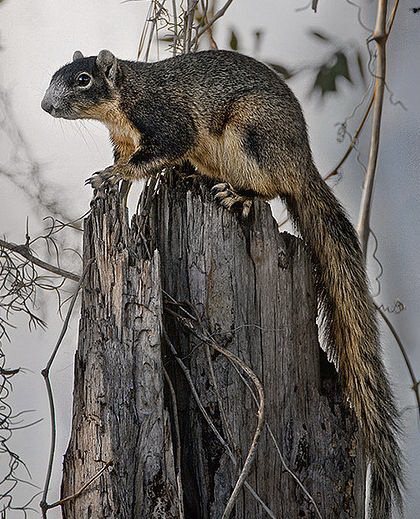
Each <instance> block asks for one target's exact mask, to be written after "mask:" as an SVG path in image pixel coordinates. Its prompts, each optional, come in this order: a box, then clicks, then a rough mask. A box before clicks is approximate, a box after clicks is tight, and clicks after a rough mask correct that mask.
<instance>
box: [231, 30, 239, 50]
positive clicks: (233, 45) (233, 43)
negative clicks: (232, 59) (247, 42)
mask: <svg viewBox="0 0 420 519" xmlns="http://www.w3.org/2000/svg"><path fill="white" fill-rule="evenodd" d="M229 47H230V48H231V49H232V50H238V47H239V43H238V37H237V36H236V34H235V31H234V30H233V29H232V31H231V33H230V40H229Z"/></svg>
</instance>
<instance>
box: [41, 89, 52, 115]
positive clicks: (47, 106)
mask: <svg viewBox="0 0 420 519" xmlns="http://www.w3.org/2000/svg"><path fill="white" fill-rule="evenodd" d="M41 108H42V109H43V110H45V111H46V112H48V113H49V114H50V113H51V112H52V111H53V109H54V105H53V103H52V101H51V99H50V98H49V96H48V95H47V94H45V96H44V99H43V100H42V101H41Z"/></svg>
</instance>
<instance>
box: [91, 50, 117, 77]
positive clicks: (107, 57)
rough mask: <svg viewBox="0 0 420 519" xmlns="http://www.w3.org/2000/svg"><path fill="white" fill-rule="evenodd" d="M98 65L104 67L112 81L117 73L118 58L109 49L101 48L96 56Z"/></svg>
mask: <svg viewBox="0 0 420 519" xmlns="http://www.w3.org/2000/svg"><path fill="white" fill-rule="evenodd" d="M96 65H97V66H98V67H99V68H100V69H102V70H103V71H104V73H105V75H106V77H107V78H108V79H109V80H110V81H114V80H115V77H116V75H117V68H118V60H117V58H116V57H115V56H114V55H113V54H112V52H110V51H109V50H101V52H100V53H99V54H98V57H97V58H96Z"/></svg>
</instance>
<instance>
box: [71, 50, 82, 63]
mask: <svg viewBox="0 0 420 519" xmlns="http://www.w3.org/2000/svg"><path fill="white" fill-rule="evenodd" d="M83 57H84V56H83V54H82V53H81V52H80V50H76V51H74V54H73V61H76V60H77V59H82V58H83Z"/></svg>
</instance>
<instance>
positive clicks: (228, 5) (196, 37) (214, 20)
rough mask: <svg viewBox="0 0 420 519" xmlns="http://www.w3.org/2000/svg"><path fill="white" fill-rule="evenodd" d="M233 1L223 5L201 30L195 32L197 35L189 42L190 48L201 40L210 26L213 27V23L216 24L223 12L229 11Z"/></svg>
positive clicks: (229, 0)
mask: <svg viewBox="0 0 420 519" xmlns="http://www.w3.org/2000/svg"><path fill="white" fill-rule="evenodd" d="M232 2H233V0H227V2H226V3H225V4H224V6H223V7H221V8H220V9H219V10H218V11H217V13H216V14H215V15H214V16H213V18H212V19H211V20H210V21H209V22H207V23H206V24H205V25H204V26H203V27H202V28H201V29H199V30H198V31H197V35H196V36H195V38H194V39H193V41H192V42H191V47H194V45H196V44H197V43H198V40H199V39H200V38H201V36H202V35H203V34H204V33H205V32H206V31H208V30H209V29H210V27H212V25H214V23H215V22H217V20H218V19H219V18H221V17H222V16H223V15H224V14H225V12H226V11H227V10H228V9H229V7H230V5H231V4H232Z"/></svg>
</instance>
